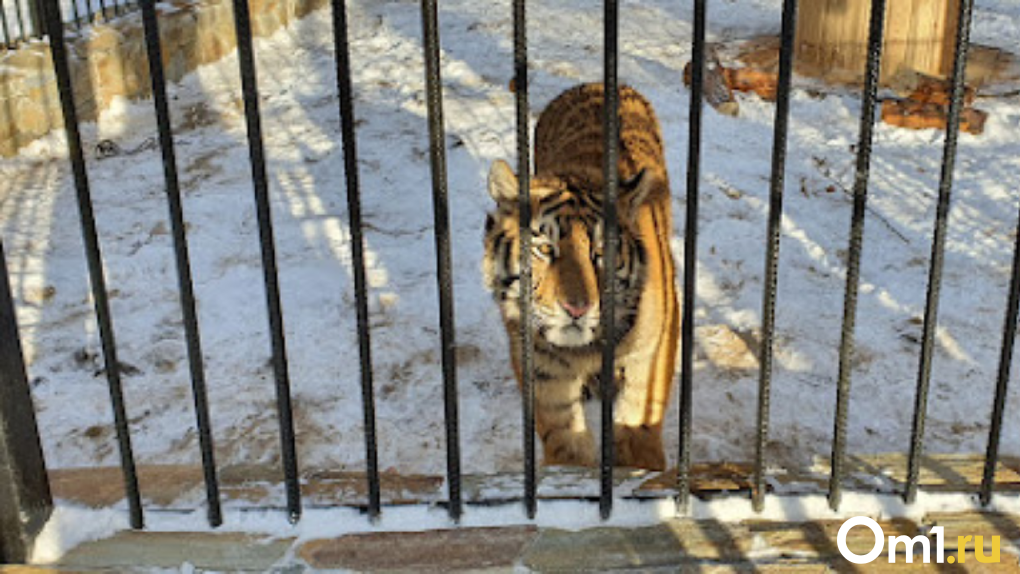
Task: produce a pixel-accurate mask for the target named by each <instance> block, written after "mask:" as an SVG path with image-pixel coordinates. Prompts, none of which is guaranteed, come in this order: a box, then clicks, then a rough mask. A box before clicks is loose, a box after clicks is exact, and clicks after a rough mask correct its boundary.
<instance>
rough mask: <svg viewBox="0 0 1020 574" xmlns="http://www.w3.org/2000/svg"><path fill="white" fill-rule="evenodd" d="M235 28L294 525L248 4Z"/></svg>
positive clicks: (279, 316) (293, 472) (288, 419)
mask: <svg viewBox="0 0 1020 574" xmlns="http://www.w3.org/2000/svg"><path fill="white" fill-rule="evenodd" d="M234 29H235V30H236V34H237V56H238V63H239V65H240V73H241V89H242V92H243V96H244V117H245V121H246V124H247V132H248V154H249V160H250V162H251V172H252V183H253V185H254V188H255V207H256V210H255V211H256V213H257V216H258V222H259V245H260V248H261V252H262V273H263V281H264V282H265V290H266V291H265V292H266V309H267V311H268V315H269V332H270V335H271V338H272V350H273V373H274V378H275V380H276V410H277V416H278V417H279V422H280V446H281V452H282V455H283V473H284V483H285V486H286V491H287V512H288V514H289V518H290V521H291V522H292V523H296V522H297V521H298V520H300V518H301V485H300V484H299V482H298V461H297V448H296V445H295V440H294V418H293V412H292V411H291V400H290V374H289V372H288V368H287V344H286V339H285V338H284V332H283V309H282V307H281V304H280V284H279V276H278V274H277V270H276V245H275V241H274V239H273V217H272V213H271V211H270V206H269V184H268V181H267V179H266V158H265V149H264V148H263V143H262V120H261V117H260V116H259V94H258V79H257V78H256V76H255V53H254V49H253V48H252V37H251V17H250V14H249V12H248V2H247V0H234Z"/></svg>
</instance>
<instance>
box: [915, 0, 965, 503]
mask: <svg viewBox="0 0 1020 574" xmlns="http://www.w3.org/2000/svg"><path fill="white" fill-rule="evenodd" d="M973 7H974V2H973V0H960V15H959V19H958V20H957V24H956V57H955V59H954V61H953V87H952V92H951V99H950V101H949V115H948V118H947V120H946V121H947V123H946V143H945V147H944V149H943V155H942V174H941V179H940V180H939V199H938V205H937V207H936V213H935V236H934V239H933V240H932V245H931V267H930V268H929V270H928V294H927V299H926V302H925V306H924V330H923V333H924V335H923V336H922V338H921V358H920V364H919V366H918V374H917V395H916V397H915V401H914V424H913V431H912V432H911V438H910V456H909V459H908V463H907V484H906V488H905V489H904V492H903V500H904V501H905V502H906V503H907V504H910V503H912V502H914V500H915V499H916V498H917V480H918V475H919V474H920V463H921V454H922V452H923V450H924V423H925V418H926V415H927V411H928V390H929V388H930V386H931V363H932V351H933V350H934V347H935V329H936V328H937V327H938V313H939V293H940V292H941V289H942V265H943V261H944V257H943V254H944V252H945V244H946V233H947V229H948V227H949V223H948V222H949V207H950V201H951V196H952V190H953V168H954V167H955V165H956V146H957V141H958V140H959V135H960V112H961V111H962V109H963V92H964V79H965V76H966V69H967V52H968V48H969V47H970V20H971V14H972V12H973Z"/></svg>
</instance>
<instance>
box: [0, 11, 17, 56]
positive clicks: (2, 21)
mask: <svg viewBox="0 0 1020 574" xmlns="http://www.w3.org/2000/svg"><path fill="white" fill-rule="evenodd" d="M0 28H2V29H3V31H4V47H5V48H10V47H11V46H14V40H13V39H12V38H11V30H10V27H9V26H8V25H7V7H6V6H4V0H0Z"/></svg>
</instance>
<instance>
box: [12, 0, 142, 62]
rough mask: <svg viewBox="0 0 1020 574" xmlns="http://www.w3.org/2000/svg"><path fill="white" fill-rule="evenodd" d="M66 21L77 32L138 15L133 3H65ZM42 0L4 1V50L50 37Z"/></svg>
mask: <svg viewBox="0 0 1020 574" xmlns="http://www.w3.org/2000/svg"><path fill="white" fill-rule="evenodd" d="M63 5H64V11H65V14H64V17H63V21H64V22H66V23H68V24H71V25H73V26H74V28H75V29H76V30H80V29H81V28H82V27H84V26H86V25H88V24H90V23H93V22H101V21H106V20H109V19H111V18H116V17H117V16H121V15H123V14H127V13H129V12H135V11H137V10H138V8H139V6H138V3H137V2H134V1H133V0H64V2H63ZM42 11H43V7H42V0H0V48H6V49H8V50H10V49H14V48H17V47H18V46H19V45H21V44H23V43H25V42H28V41H31V40H40V39H42V38H43V37H44V36H45V35H46V29H45V24H44V23H43V21H42Z"/></svg>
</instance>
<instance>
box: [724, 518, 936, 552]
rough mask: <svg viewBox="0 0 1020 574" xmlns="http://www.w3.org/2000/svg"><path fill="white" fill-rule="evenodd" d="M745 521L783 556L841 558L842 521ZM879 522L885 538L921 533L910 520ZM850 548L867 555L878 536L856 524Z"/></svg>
mask: <svg viewBox="0 0 1020 574" xmlns="http://www.w3.org/2000/svg"><path fill="white" fill-rule="evenodd" d="M744 524H745V525H746V526H747V528H748V530H750V532H751V533H752V535H756V536H760V537H761V539H762V540H763V541H764V542H765V543H766V544H767V545H768V546H770V547H772V548H773V549H775V550H776V551H778V552H779V553H780V555H781V556H784V557H791V556H793V557H800V558H805V557H806V558H811V559H819V558H821V559H829V558H832V559H840V558H841V555H840V552H839V547H838V546H837V544H836V538H837V536H838V534H839V529H840V527H841V526H843V521H842V520H827V521H819V522H807V523H803V522H801V523H793V522H789V523H787V522H758V521H748V522H745V523H744ZM878 524H879V526H881V527H882V530H883V531H884V532H885V540H888V537H889V536H909V537H910V538H913V537H915V536H917V535H919V534H920V528H919V527H918V526H917V524H915V523H914V522H912V521H910V520H901V519H898V520H890V521H880V522H879V523H878ZM847 547H848V548H849V549H850V550H851V551H853V552H854V553H855V554H859V555H863V554H867V553H868V552H870V551H871V549H872V548H874V547H875V535H874V533H873V532H872V531H871V530H870V529H868V528H866V527H863V526H858V527H855V528H853V529H851V530H850V532H849V533H848V534H847ZM899 552H901V553H902V552H904V550H903V545H900V547H899ZM883 556H885V555H884V554H883Z"/></svg>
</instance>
